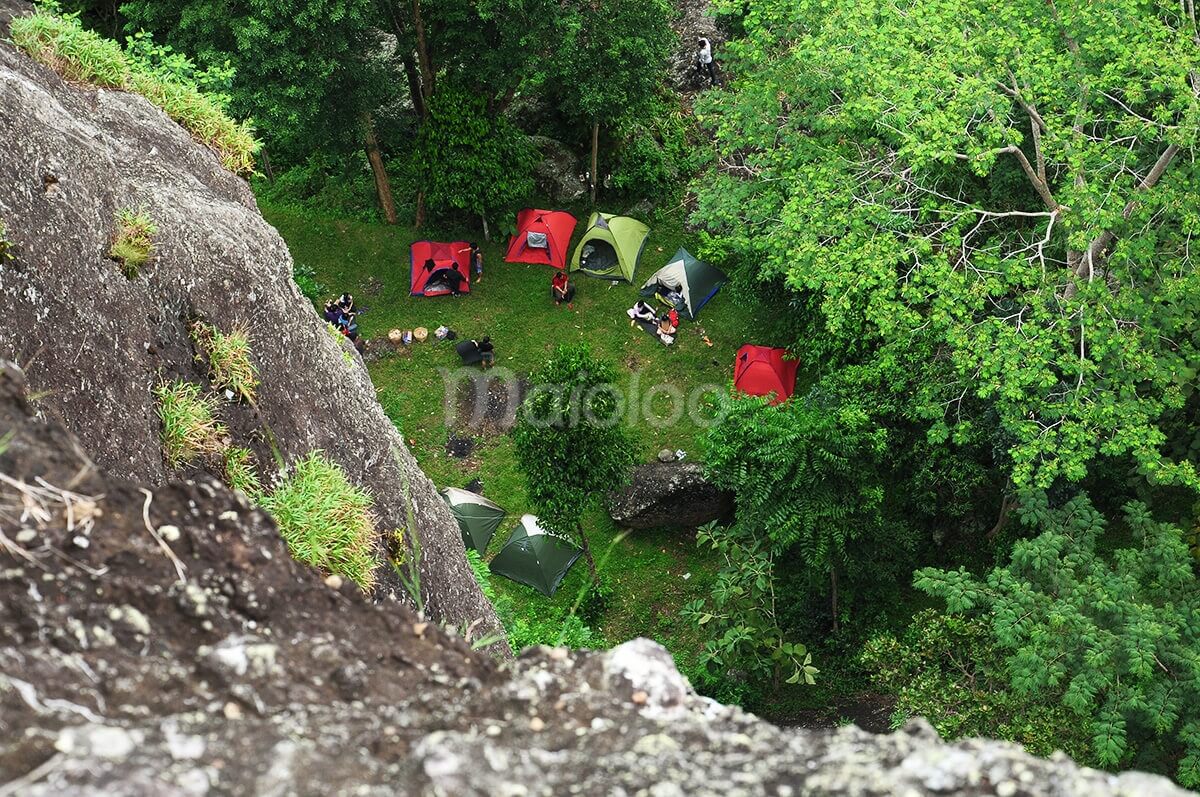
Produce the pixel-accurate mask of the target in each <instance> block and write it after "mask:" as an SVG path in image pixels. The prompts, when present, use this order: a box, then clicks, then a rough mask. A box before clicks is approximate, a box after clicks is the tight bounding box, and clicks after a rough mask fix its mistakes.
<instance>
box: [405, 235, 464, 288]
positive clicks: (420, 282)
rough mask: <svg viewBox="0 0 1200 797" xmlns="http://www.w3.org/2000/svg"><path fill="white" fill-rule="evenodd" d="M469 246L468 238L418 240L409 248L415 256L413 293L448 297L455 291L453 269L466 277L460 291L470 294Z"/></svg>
mask: <svg viewBox="0 0 1200 797" xmlns="http://www.w3.org/2000/svg"><path fill="white" fill-rule="evenodd" d="M469 248H470V244H468V243H467V242H466V241H452V242H451V243H448V244H446V243H439V242H437V241H417V242H416V243H414V244H413V245H412V248H411V249H410V250H409V251H410V253H411V257H412V295H413V296H445V295H446V294H448V293H452V291H451V283H452V282H453V276H451V274H450V272H457V273H458V275H459V276H460V277H461V278H462V279H461V280H460V281H459V283H458V291H459V293H470V292H471V269H470V261H469V260H468V258H469V257H470V252H468V251H467V250H468V249H469ZM430 261H433V262H432V263H430Z"/></svg>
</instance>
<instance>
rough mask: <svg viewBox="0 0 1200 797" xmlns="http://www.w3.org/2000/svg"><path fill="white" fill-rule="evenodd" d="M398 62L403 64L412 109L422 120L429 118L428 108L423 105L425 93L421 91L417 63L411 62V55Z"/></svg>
mask: <svg viewBox="0 0 1200 797" xmlns="http://www.w3.org/2000/svg"><path fill="white" fill-rule="evenodd" d="M400 63H401V64H403V65H404V77H405V78H406V79H407V81H408V96H409V97H410V98H411V99H412V104H413V110H414V111H416V112H417V116H418V117H419V118H420V119H421V120H422V121H424V120H425V119H428V118H429V108H428V107H427V106H426V105H425V95H424V94H422V93H421V76H420V74H419V73H418V72H417V65H416V64H414V63H413V59H412V56H411V55H406V56H404V57H402V58H401V59H400Z"/></svg>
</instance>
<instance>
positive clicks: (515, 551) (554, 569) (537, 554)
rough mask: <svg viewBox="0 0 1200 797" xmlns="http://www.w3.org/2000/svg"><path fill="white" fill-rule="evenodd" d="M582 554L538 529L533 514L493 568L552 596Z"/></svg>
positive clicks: (519, 529)
mask: <svg viewBox="0 0 1200 797" xmlns="http://www.w3.org/2000/svg"><path fill="white" fill-rule="evenodd" d="M582 553H583V550H582V549H581V548H579V547H577V546H575V545H572V544H571V543H569V542H567V541H566V540H564V539H563V538H562V537H557V536H555V535H553V534H551V533H550V532H548V531H546V530H545V529H543V528H542V527H541V526H539V525H538V521H537V518H535V517H534V516H533V515H523V516H522V517H521V525H519V526H517V529H516V531H514V532H513V533H512V536H511V537H509V538H508V542H506V543H504V547H503V548H501V549H500V553H498V554H496V558H495V559H493V560H492V563H491V566H490V567H491V571H492V572H493V573H495V574H497V575H501V576H504V577H505V578H511V579H512V580H513V581H516V582H518V583H520V584H525V585H527V586H530V587H533V588H534V589H536V590H537V591H538V592H540V593H542V594H543V595H545V596H546V597H551V596H552V595H554V592H555V590H557V589H558V585H559V584H560V583H561V582H562V580H563V577H564V576H565V575H566V574H567V571H568V570H570V569H571V565H573V564H575V560H576V559H578V558H579V555H580V554H582Z"/></svg>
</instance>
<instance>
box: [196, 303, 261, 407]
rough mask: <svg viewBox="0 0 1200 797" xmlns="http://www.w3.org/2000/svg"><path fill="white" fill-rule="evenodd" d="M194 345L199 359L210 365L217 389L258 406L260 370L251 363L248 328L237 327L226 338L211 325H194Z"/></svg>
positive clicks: (210, 373) (209, 368)
mask: <svg viewBox="0 0 1200 797" xmlns="http://www.w3.org/2000/svg"><path fill="white" fill-rule="evenodd" d="M192 342H193V343H194V344H195V345H196V359H197V360H199V361H200V362H205V363H207V365H208V372H209V377H210V378H211V379H212V382H213V385H214V386H215V387H217V388H218V389H220V390H230V391H233V393H234V394H235V395H238V396H241V397H242V398H244V399H245V400H246V401H248V402H250V403H254V395H255V391H256V390H257V389H258V385H259V381H258V369H257V368H255V367H254V363H252V362H251V361H250V333H249V331H248V330H247V329H246V328H245V327H242V326H237V327H234V328H233V330H232V331H230V332H229V334H225V333H224V332H222V331H221V330H219V329H217V328H216V327H214V326H212V325H211V324H205V323H203V322H199V321H198V322H196V323H195V324H192Z"/></svg>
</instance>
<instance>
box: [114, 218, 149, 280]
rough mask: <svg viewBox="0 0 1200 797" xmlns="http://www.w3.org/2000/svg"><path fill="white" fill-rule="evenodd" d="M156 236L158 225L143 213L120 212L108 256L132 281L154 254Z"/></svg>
mask: <svg viewBox="0 0 1200 797" xmlns="http://www.w3.org/2000/svg"><path fill="white" fill-rule="evenodd" d="M157 234H158V225H156V224H155V223H154V221H153V219H151V218H150V217H149V216H147V215H146V214H145V213H141V212H135V211H132V210H122V211H120V212H118V213H117V231H116V232H115V233H114V234H113V242H112V247H111V248H109V250H108V256H109V257H110V258H112V259H113V260H115V261H117V262H118V263H120V264H121V273H123V274H124V275H125V276H126V277H127V278H129V279H133V278H134V277H136V276H137V275H138V272H139V271H141V269H142V266H144V265H146V263H147V262H148V261H149V260H150V255H152V254H153V253H154V236H155V235H157Z"/></svg>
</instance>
